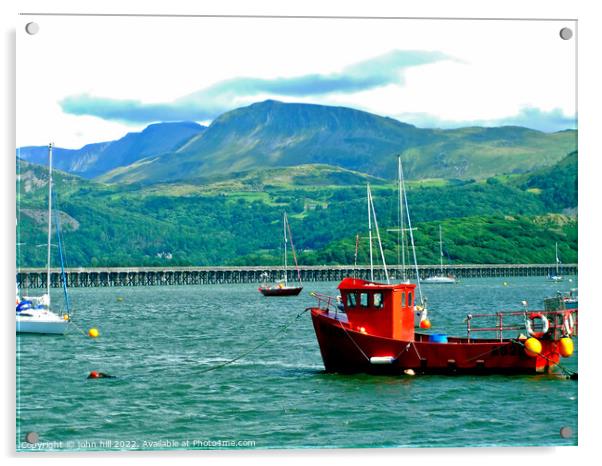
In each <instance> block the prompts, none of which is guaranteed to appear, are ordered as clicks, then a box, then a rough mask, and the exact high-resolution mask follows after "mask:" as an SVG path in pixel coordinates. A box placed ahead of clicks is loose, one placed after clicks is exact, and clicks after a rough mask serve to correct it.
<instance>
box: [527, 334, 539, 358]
mask: <svg viewBox="0 0 602 466" xmlns="http://www.w3.org/2000/svg"><path fill="white" fill-rule="evenodd" d="M525 352H526V353H527V356H531V357H532V358H534V357H536V356H537V355H538V354H539V353H541V342H540V341H539V340H538V339H537V338H533V337H531V338H527V341H525Z"/></svg>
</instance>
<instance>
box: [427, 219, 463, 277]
mask: <svg viewBox="0 0 602 466" xmlns="http://www.w3.org/2000/svg"><path fill="white" fill-rule="evenodd" d="M439 256H440V260H441V271H440V272H439V275H433V276H430V277H427V278H425V279H423V280H421V281H422V283H440V284H444V283H448V284H450V283H456V277H454V276H453V275H451V274H447V275H445V272H444V271H443V235H442V233H441V225H439Z"/></svg>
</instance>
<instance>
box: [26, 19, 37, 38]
mask: <svg viewBox="0 0 602 466" xmlns="http://www.w3.org/2000/svg"><path fill="white" fill-rule="evenodd" d="M39 30H40V25H39V24H38V23H33V22H31V23H27V24H26V25H25V32H27V34H29V35H32V36H33V35H34V34H37V33H38V31H39Z"/></svg>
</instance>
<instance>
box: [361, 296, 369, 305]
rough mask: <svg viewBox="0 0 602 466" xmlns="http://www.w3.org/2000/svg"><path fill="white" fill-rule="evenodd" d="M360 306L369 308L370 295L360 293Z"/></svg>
mask: <svg viewBox="0 0 602 466" xmlns="http://www.w3.org/2000/svg"><path fill="white" fill-rule="evenodd" d="M360 306H361V307H368V293H360Z"/></svg>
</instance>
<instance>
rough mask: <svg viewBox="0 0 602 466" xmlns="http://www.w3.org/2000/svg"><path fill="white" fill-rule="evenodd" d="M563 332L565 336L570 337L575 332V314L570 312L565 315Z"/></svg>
mask: <svg viewBox="0 0 602 466" xmlns="http://www.w3.org/2000/svg"><path fill="white" fill-rule="evenodd" d="M562 330H563V332H564V336H567V337H570V336H571V335H572V334H573V331H574V330H575V319H574V318H573V313H572V312H570V311H568V312H565V314H564V320H563V322H562Z"/></svg>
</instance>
